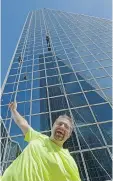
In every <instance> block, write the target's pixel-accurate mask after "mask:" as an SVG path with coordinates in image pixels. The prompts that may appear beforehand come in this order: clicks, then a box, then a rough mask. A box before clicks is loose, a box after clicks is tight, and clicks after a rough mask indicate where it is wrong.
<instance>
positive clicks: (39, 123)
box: [31, 114, 50, 131]
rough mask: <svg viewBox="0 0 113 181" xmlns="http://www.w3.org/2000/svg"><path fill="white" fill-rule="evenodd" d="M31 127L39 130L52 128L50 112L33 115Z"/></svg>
mask: <svg viewBox="0 0 113 181" xmlns="http://www.w3.org/2000/svg"><path fill="white" fill-rule="evenodd" d="M31 127H32V128H33V129H35V130H37V131H45V130H50V119H49V114H39V115H35V116H31Z"/></svg>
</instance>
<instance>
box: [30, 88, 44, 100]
mask: <svg viewBox="0 0 113 181" xmlns="http://www.w3.org/2000/svg"><path fill="white" fill-rule="evenodd" d="M46 97H47V90H46V87H43V88H39V89H33V90H32V99H40V98H46Z"/></svg>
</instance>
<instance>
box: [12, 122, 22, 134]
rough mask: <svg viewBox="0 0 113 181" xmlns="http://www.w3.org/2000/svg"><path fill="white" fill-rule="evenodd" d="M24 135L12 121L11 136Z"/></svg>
mask: <svg viewBox="0 0 113 181" xmlns="http://www.w3.org/2000/svg"><path fill="white" fill-rule="evenodd" d="M19 134H22V131H21V129H20V128H19V127H18V126H17V124H16V123H15V122H14V121H13V120H12V122H11V128H10V136H14V135H19Z"/></svg>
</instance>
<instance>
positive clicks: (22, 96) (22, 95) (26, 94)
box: [16, 90, 31, 102]
mask: <svg viewBox="0 0 113 181" xmlns="http://www.w3.org/2000/svg"><path fill="white" fill-rule="evenodd" d="M30 98H31V91H29V90H28V91H20V92H17V97H16V100H17V102H21V101H29V100H30Z"/></svg>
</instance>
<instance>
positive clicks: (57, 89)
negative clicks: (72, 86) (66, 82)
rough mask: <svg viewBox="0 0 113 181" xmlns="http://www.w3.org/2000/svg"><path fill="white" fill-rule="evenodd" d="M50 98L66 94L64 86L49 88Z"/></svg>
mask: <svg viewBox="0 0 113 181" xmlns="http://www.w3.org/2000/svg"><path fill="white" fill-rule="evenodd" d="M48 91H49V97H53V96H58V95H62V94H64V91H63V87H62V85H55V86H51V87H48Z"/></svg>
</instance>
